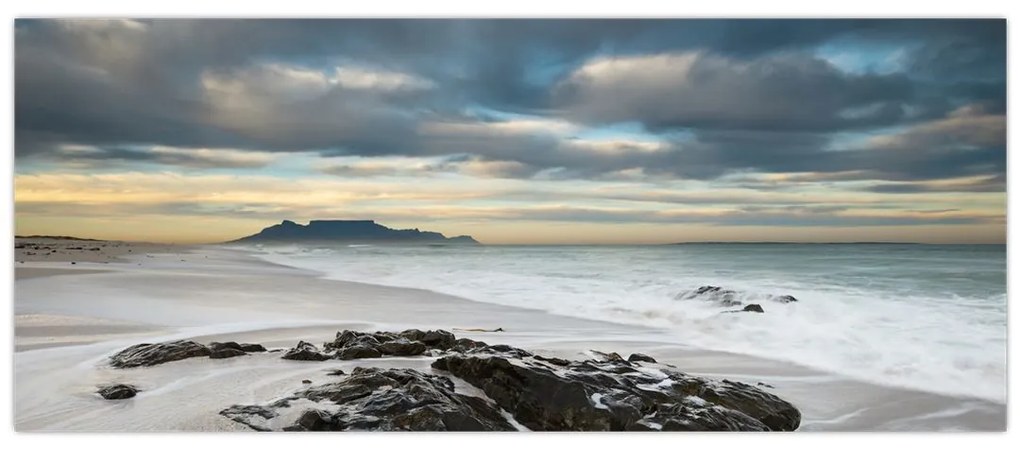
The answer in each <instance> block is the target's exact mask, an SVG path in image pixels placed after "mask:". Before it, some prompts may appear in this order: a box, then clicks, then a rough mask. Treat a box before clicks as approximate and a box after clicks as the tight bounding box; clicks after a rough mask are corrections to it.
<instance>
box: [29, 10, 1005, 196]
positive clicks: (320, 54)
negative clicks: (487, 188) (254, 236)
mask: <svg viewBox="0 0 1020 449" xmlns="http://www.w3.org/2000/svg"><path fill="white" fill-rule="evenodd" d="M15 31H16V35H15V52H16V53H15V128H16V131H15V136H16V142H15V143H16V155H17V156H18V157H19V158H23V157H48V158H56V159H64V160H67V159H69V158H77V159H79V160H81V159H82V158H90V159H92V160H95V161H101V160H103V158H107V159H109V160H117V161H130V160H142V161H148V162H156V163H164V164H172V165H184V166H196V167H203V166H217V165H216V164H217V163H219V164H223V165H222V166H231V165H230V164H231V162H230V161H227V160H220V161H219V162H216V161H213V162H210V161H209V158H208V157H204V158H203V156H200V155H194V156H192V155H189V153H188V151H189V150H188V149H191V148H236V149H245V150H257V151H319V152H321V153H324V154H329V155H361V156H379V155H404V156H451V155H453V156H458V157H463V158H465V160H467V161H471V162H473V163H474V165H472V166H471V169H472V170H475V172H476V173H479V174H482V175H488V176H504V177H530V176H548V177H553V178H555V177H562V178H577V177H581V178H584V177H603V176H605V177H611V176H615V175H616V174H617V173H618V172H621V171H625V170H635V169H640V170H641V171H642V172H644V173H646V174H647V175H650V176H656V175H658V176H679V177H686V178H697V179H710V178H715V177H718V176H721V175H724V174H727V173H731V172H735V171H737V172H739V171H759V172H774V173H782V172H795V171H796V172H818V173H823V174H825V173H828V174H833V175H835V174H838V173H845V172H854V173H856V175H855V176H860V177H861V179H878V180H890V181H892V180H902V181H910V180H928V179H938V178H944V177H953V176H963V175H980V174H987V175H992V176H994V175H998V174H1001V173H1003V172H1004V166H1005V145H1004V138H1005V130H1004V127H1003V128H1002V130H1001V131H999V130H998V128H994V127H992V128H991V129H989V128H988V126H987V124H986V123H985V124H983V123H979V122H967V123H964V124H963V125H961V126H960V127H956V128H953V127H951V126H949V127H947V128H945V129H942V128H939V129H934V130H933V129H927V128H924V126H925V124H926V123H929V122H933V123H934V122H938V121H940V120H943V121H944V120H949V115H950V113H951V111H956V110H959V109H960V108H961V107H963V106H966V105H978V106H976V107H980V109H981V111H982V114H984V116H993V117H994V116H1002V114H1004V112H1005V77H1004V76H1005V22H1004V21H1001V20H956V21H954V20H928V21H900V20H831V21H809V20H737V21H720V20H649V21H639V20H579V21H561V20H483V21H468V20H453V21H440V20H388V21H369V20H347V21H330V20H312V21H296V20H210V21H195V20H151V21H72V22H62V21H51V20H20V21H18V22H17V23H16V30H15ZM833 42H835V43H839V44H840V45H846V46H848V48H850V47H852V46H853V45H858V44H860V45H864V44H869V43H875V42H879V43H887V44H889V45H893V46H902V48H904V49H907V53H906V54H905V55H904V56H903V58H904V66H903V69H902V70H900V71H896V72H893V73H851V72H847V71H845V70H843V69H841V68H839V67H836V66H835V65H833V64H832V63H830V62H829V61H826V60H823V59H820V58H819V57H818V56H817V55H816V53H815V50H816V49H817V48H818V47H819V46H820V45H822V44H825V43H833ZM600 63H601V64H602V65H599V64H600ZM337 66H341V67H355V68H356V71H355V72H348V73H345V74H343V75H341V74H337V73H335V72H334V68H335V67H337ZM357 70H361V72H358V71H357ZM471 108H483V109H487V110H492V111H500V112H504V113H505V112H520V113H529V114H533V115H538V116H545V117H560V118H566V119H570V120H574V121H579V122H586V123H590V124H592V125H593V126H598V125H600V124H612V123H616V122H635V123H638V124H639V125H641V126H643V127H644V128H645V129H647V130H650V132H651V133H661V134H662V136H661V140H662V141H664V142H665V144H664V147H663V148H662V149H660V150H657V151H642V150H641V149H640V148H637V147H634V148H629V147H628V146H627V145H628V144H627V143H621V144H619V145H618V146H617V147H615V148H614V149H611V150H609V151H607V150H606V149H605V148H601V149H600V148H594V147H593V145H592V144H591V143H590V142H586V141H584V140H583V139H570V138H569V137H570V133H551V132H542V131H541V130H532V131H530V132H525V133H520V132H518V133H508V132H504V131H500V130H496V131H491V130H485V129H484V126H483V127H481V128H482V130H481V131H474V130H471V131H470V132H468V131H465V130H464V129H459V130H456V129H455V130H453V131H447V132H438V133H437V132H431V131H430V130H431V129H432V126H431V124H433V123H448V122H458V121H465V120H466V118H465V113H464V111H465V110H466V109H471ZM482 124H483V125H484V124H485V123H482ZM883 127H897V128H908V129H914V130H916V129H920V131H919V132H918V133H915V134H909V132H907V134H903V135H900V134H897V133H901V134H902V133H903V132H902V131H889V133H891V134H895V135H897V136H898V140H897V141H896V142H894V143H895V145H893V144H891V143H889V142H887V143H886V145H885V146H881V145H878V144H874V143H866V144H860V145H857V146H852V147H850V148H849V149H844V150H841V151H831V148H829V147H830V146H831V144H832V142H833V138H834V136H835V135H836V134H837V133H839V132H845V131H848V130H855V131H872V130H877V129H881V128H883ZM975 128H977V129H978V130H979V132H975V131H974V129H975ZM678 130H681V131H684V132H687V133H689V137H688V138H677V137H675V136H674V135H673V133H675V132H677V131H678ZM925 133H927V134H925ZM977 134H980V135H977ZM1000 136H1001V139H1000V138H999V137H1000ZM943 137H950V138H949V139H948V140H945V141H942V140H939V139H941V138H943ZM932 142H935V143H936V144H932ZM67 145H86V146H94V147H99V148H105V149H106V150H103V151H100V152H96V153H89V154H87V155H82V154H75V155H68V154H66V153H65V152H62V151H61V150H60V148H62V147H64V146H67ZM149 145H159V146H167V147H175V148H180V149H181V151H179V152H176V153H167V152H164V153H163V154H147V153H146V151H148V150H144V149H143V147H145V146H149ZM124 148H131V150H123V149H124ZM206 156H207V155H206ZM252 163H253V162H243V163H241V164H242V165H241V166H249V167H250V166H257V165H243V164H252ZM203 164H212V165H203ZM448 168H449V167H442V169H448ZM352 173H353V172H352ZM876 188H879V187H876Z"/></svg>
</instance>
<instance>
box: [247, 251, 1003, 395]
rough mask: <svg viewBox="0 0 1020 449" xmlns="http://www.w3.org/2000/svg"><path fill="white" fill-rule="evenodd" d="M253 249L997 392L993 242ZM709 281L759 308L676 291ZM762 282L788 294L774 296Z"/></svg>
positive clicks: (363, 276) (353, 277)
mask: <svg viewBox="0 0 1020 449" xmlns="http://www.w3.org/2000/svg"><path fill="white" fill-rule="evenodd" d="M257 251H258V254H260V256H261V257H262V258H264V259H265V260H267V261H270V262H274V263H279V264H284V265H290V266H295V267H300V268H305V269H312V270H316V271H319V272H322V273H324V275H325V276H326V277H328V278H330V279H337V280H347V281H357V282H366V283H373V284H382V285H392V286H403V287H414V288H422V289H428V290H433V291H437V292H441V293H447V294H453V295H457V296H461V297H464V298H468V299H472V300H476V301H483V302H491V303H497V304H503V305H509V306H515V307H526V308H533V309H540V310H545V311H550V312H553V313H557V314H562V315H568V316H575V317H582V318H590V319H599V320H607V321H613V322H618V323H629V324H640V325H646V326H654V327H658V328H661V329H664V330H666V331H668V332H669V333H671V334H672V335H674V336H675V338H676V340H677V341H678V342H681V343H684V344H688V345H691V346H695V347H700V348H706V349H712V350H723V351H729V352H736V353H743V354H751V355H755V356H758V357H764V358H772V359H776V360H783V361H789V362H795V363H798V364H802V365H805V366H809V367H813V368H817V369H821V370H825V371H829V372H834V373H839V374H842V375H846V376H849V377H852V378H857V379H861V380H866V381H869V382H874V383H879V384H884V385H891V386H902V387H908V388H912V389H920V390H923V391H930V392H935V393H942V394H949V395H955V396H965V397H976V398H982V399H987V400H992V401H996V402H1000V403H1004V402H1005V398H1006V393H1005V392H1006V248H1005V246H1004V245H896V244H853V245H848V244H836V245H819V244H806V245H800V244H689V245H671V246H670V245H662V246H601V247H598V246H540V247H536V246H477V247H469V246H446V247H407V246H371V245H353V246H347V245H338V246H277V247H258V248H257ZM703 285H717V286H721V287H723V288H727V289H732V290H735V291H736V292H737V295H736V296H737V299H739V300H741V301H743V302H744V303H745V304H746V303H758V304H761V305H762V307H763V308H764V309H765V311H766V313H765V314H752V313H734V314H722V313H720V312H722V311H724V310H730V309H733V307H723V306H720V305H719V304H717V303H714V302H711V301H704V300H680V299H678V296H682V295H683V294H684V293H685V292H689V291H691V290H693V289H696V288H697V287H699V286H703ZM770 295H793V296H795V297H796V298H798V299H799V301H798V302H795V303H790V304H780V303H777V302H774V301H770V300H769V296H770Z"/></svg>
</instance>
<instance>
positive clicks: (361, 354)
mask: <svg viewBox="0 0 1020 449" xmlns="http://www.w3.org/2000/svg"><path fill="white" fill-rule="evenodd" d="M456 344H457V338H456V337H455V336H454V335H453V334H451V333H450V332H447V331H444V330H429V331H421V330H418V329H408V330H405V331H403V332H373V333H368V332H358V331H352V330H345V331H342V332H337V334H336V338H335V339H333V341H331V342H326V343H325V344H324V345H323V347H324V348H325V349H326V351H335V353H336V357H337V358H339V359H343V360H350V359H367V358H379V357H382V356H384V355H385V356H397V357H409V356H416V355H421V354H424V353H425V352H426V351H428V350H434V351H444V350H448V349H451V348H453V347H454V346H456Z"/></svg>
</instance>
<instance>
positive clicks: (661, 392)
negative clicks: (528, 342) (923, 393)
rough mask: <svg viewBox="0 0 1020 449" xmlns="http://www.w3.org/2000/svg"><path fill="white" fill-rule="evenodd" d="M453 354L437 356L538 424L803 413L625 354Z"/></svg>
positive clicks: (745, 422)
mask: <svg viewBox="0 0 1020 449" xmlns="http://www.w3.org/2000/svg"><path fill="white" fill-rule="evenodd" d="M549 360H550V359H547V358H542V357H529V356H526V357H520V358H516V357H513V356H510V355H506V354H504V355H493V354H452V355H449V356H446V357H442V358H440V359H438V360H436V361H435V362H433V364H432V367H433V368H436V369H439V370H444V371H447V372H449V373H450V374H452V375H454V376H457V377H459V378H461V379H463V380H465V381H466V382H468V383H470V384H471V385H474V386H476V387H478V388H480V389H481V390H482V391H484V392H485V394H486V395H487V396H488V397H489V398H491V399H492V400H493V401H495V402H496V404H497V405H499V406H500V407H502V408H503V409H504V410H506V411H508V412H510V413H511V414H512V415H513V417H514V418H515V419H516V420H517V421H518V422H519V423H520V424H523V425H524V426H526V427H528V428H529V429H532V430H573V431H589V430H794V429H796V428H797V427H798V426H799V425H800V412H799V411H798V410H797V409H796V408H794V407H793V406H792V405H791V404H789V403H787V402H785V401H783V400H782V399H779V398H778V397H776V396H773V395H771V394H769V393H767V392H764V391H762V390H760V389H758V388H756V387H753V386H751V385H746V384H742V383H737V382H729V381H722V382H716V381H712V380H708V379H702V378H697V377H693V376H689V375H687V374H684V373H681V372H679V371H677V370H675V369H673V368H672V367H668V366H662V367H661V368H659V369H655V370H651V369H648V367H644V368H642V369H641V370H638V369H636V367H635V365H633V364H632V363H630V362H627V361H625V360H622V359H621V360H617V359H616V358H614V357H606V358H603V359H602V360H585V361H581V362H576V361H575V362H568V363H567V364H566V365H563V364H561V363H551V362H550V361H549Z"/></svg>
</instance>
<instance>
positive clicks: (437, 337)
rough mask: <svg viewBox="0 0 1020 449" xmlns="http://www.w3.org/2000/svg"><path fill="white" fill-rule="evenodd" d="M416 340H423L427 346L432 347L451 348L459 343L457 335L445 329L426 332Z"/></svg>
mask: <svg viewBox="0 0 1020 449" xmlns="http://www.w3.org/2000/svg"><path fill="white" fill-rule="evenodd" d="M416 340H418V341H420V342H422V344H424V345H425V346H428V347H430V348H439V349H450V348H452V347H453V345H455V344H456V343H457V337H455V336H454V335H453V334H451V333H449V332H447V331H444V330H434V331H428V332H425V334H424V335H422V336H421V337H420V338H417V339H416Z"/></svg>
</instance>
